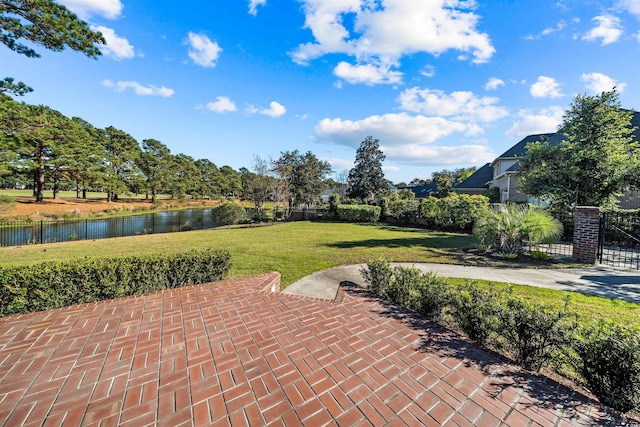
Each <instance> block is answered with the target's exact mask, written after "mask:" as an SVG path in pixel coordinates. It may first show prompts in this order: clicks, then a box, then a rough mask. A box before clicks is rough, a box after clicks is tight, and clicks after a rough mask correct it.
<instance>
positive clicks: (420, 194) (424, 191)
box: [407, 182, 438, 199]
mask: <svg viewBox="0 0 640 427" xmlns="http://www.w3.org/2000/svg"><path fill="white" fill-rule="evenodd" d="M407 188H408V189H409V190H411V191H413V194H415V195H416V199H426V198H427V197H429V194H431V193H433V192H435V191H438V184H436V183H435V182H432V183H430V184H427V185H417V186H415V187H407Z"/></svg>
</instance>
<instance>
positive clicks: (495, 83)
mask: <svg viewBox="0 0 640 427" xmlns="http://www.w3.org/2000/svg"><path fill="white" fill-rule="evenodd" d="M500 86H504V80H502V79H499V78H496V77H491V78H490V79H489V81H488V82H487V84H485V85H484V89H485V90H496V89H498V88H499V87H500Z"/></svg>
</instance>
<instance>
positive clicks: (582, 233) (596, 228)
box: [573, 206, 600, 264]
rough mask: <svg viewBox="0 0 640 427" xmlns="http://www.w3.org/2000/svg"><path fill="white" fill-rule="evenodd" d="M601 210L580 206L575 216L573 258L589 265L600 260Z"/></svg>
mask: <svg viewBox="0 0 640 427" xmlns="http://www.w3.org/2000/svg"><path fill="white" fill-rule="evenodd" d="M599 234H600V208H598V207H594V206H578V207H577V208H576V210H575V212H574V214H573V258H575V259H576V260H578V261H580V262H584V263H587V264H595V263H596V261H597V259H598V236H599Z"/></svg>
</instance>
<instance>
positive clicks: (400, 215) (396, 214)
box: [387, 199, 420, 222]
mask: <svg viewBox="0 0 640 427" xmlns="http://www.w3.org/2000/svg"><path fill="white" fill-rule="evenodd" d="M419 209H420V202H419V201H418V200H415V199H398V200H394V201H392V202H390V203H389V206H388V214H387V215H388V216H390V217H392V218H395V219H396V220H402V221H403V222H415V220H416V218H417V217H418V210H419Z"/></svg>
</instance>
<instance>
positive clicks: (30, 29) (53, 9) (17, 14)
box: [0, 0, 106, 95]
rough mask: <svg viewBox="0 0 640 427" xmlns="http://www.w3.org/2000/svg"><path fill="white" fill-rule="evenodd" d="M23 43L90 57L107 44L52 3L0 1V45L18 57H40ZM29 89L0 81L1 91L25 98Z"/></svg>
mask: <svg viewBox="0 0 640 427" xmlns="http://www.w3.org/2000/svg"><path fill="white" fill-rule="evenodd" d="M23 40H25V41H29V42H31V43H33V44H35V45H38V46H42V47H44V48H46V49H49V50H52V51H54V52H60V51H62V50H64V49H65V47H69V48H70V49H72V50H75V51H78V52H82V53H84V54H85V55H87V56H88V57H90V58H97V57H98V56H100V55H101V52H100V49H99V47H98V45H101V44H106V41H105V39H104V37H103V36H102V34H101V33H99V32H96V31H92V30H91V29H90V28H89V26H88V25H87V23H86V22H84V21H82V20H80V19H78V17H77V16H76V15H75V14H74V13H72V12H70V11H69V10H68V9H67V8H66V7H65V6H63V5H60V4H58V3H56V2H55V1H53V0H0V42H2V44H4V45H5V46H6V47H8V48H9V49H11V50H13V51H15V52H17V53H19V54H22V55H26V56H27V57H29V58H39V57H40V54H38V53H37V52H36V51H35V50H34V49H33V48H31V47H29V46H27V45H25V44H23ZM32 90H33V89H31V88H30V87H28V86H27V85H25V84H24V83H22V82H18V83H14V79H13V78H11V77H6V78H5V79H4V80H0V92H10V93H13V94H15V95H24V94H25V93H28V92H31V91H32Z"/></svg>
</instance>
